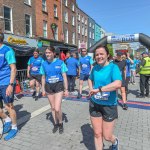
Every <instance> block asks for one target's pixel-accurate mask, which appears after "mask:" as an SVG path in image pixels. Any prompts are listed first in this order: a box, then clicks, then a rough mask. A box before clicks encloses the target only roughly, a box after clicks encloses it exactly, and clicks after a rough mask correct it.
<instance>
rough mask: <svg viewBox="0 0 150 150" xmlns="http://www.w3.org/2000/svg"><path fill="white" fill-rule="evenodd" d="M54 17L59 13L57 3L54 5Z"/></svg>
mask: <svg viewBox="0 0 150 150" xmlns="http://www.w3.org/2000/svg"><path fill="white" fill-rule="evenodd" d="M54 17H58V14H57V5H54Z"/></svg>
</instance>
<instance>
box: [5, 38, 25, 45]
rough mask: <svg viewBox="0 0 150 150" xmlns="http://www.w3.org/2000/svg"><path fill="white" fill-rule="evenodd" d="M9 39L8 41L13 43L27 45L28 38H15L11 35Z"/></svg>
mask: <svg viewBox="0 0 150 150" xmlns="http://www.w3.org/2000/svg"><path fill="white" fill-rule="evenodd" d="M7 41H8V43H11V44H20V45H26V44H27V42H26V40H24V39H19V38H15V37H12V36H9V37H8V38H7Z"/></svg>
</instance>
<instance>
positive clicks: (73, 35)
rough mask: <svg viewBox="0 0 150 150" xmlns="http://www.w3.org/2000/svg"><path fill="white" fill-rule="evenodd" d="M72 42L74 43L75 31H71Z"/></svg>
mask: <svg viewBox="0 0 150 150" xmlns="http://www.w3.org/2000/svg"><path fill="white" fill-rule="evenodd" d="M72 44H75V32H73V33H72Z"/></svg>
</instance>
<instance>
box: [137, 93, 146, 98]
mask: <svg viewBox="0 0 150 150" xmlns="http://www.w3.org/2000/svg"><path fill="white" fill-rule="evenodd" d="M137 98H145V96H144V95H143V94H140V95H137Z"/></svg>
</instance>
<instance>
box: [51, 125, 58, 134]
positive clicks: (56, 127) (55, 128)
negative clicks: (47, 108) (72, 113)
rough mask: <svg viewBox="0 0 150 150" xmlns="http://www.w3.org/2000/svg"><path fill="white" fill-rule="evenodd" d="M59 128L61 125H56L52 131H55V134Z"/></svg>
mask: <svg viewBox="0 0 150 150" xmlns="http://www.w3.org/2000/svg"><path fill="white" fill-rule="evenodd" d="M58 127H59V125H58V124H55V125H54V128H53V130H52V131H53V133H56V131H57V130H58Z"/></svg>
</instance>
